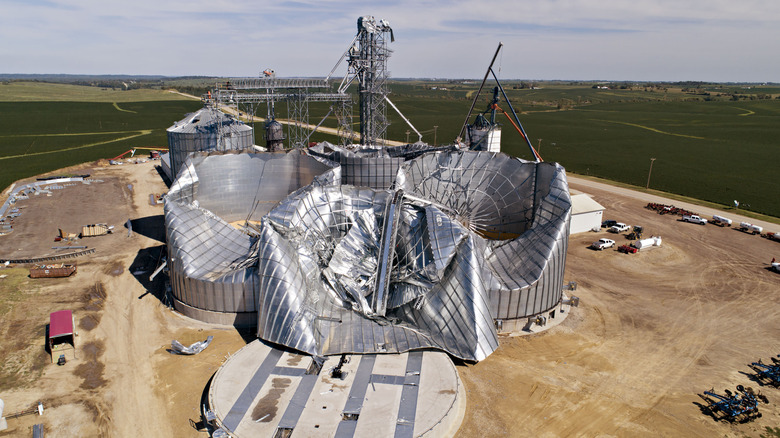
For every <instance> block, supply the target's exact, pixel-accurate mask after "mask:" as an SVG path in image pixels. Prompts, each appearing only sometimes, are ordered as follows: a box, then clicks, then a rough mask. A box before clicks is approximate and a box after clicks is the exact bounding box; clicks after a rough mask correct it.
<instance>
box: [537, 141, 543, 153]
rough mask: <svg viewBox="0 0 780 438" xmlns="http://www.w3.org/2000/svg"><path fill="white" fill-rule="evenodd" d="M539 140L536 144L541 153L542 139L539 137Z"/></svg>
mask: <svg viewBox="0 0 780 438" xmlns="http://www.w3.org/2000/svg"><path fill="white" fill-rule="evenodd" d="M538 140H539V143H538V144H537V145H536V152H538V153H540V154H541V153H542V139H541V138H539V139H538Z"/></svg>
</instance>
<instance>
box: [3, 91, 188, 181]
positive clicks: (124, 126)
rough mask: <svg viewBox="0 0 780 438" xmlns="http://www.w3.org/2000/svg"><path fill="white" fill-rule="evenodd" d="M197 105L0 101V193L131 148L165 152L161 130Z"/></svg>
mask: <svg viewBox="0 0 780 438" xmlns="http://www.w3.org/2000/svg"><path fill="white" fill-rule="evenodd" d="M82 88H88V87H82ZM147 91H149V90H147ZM158 94H162V93H161V92H158ZM166 94H170V93H166ZM171 95H172V94H171ZM162 96H163V97H165V95H164V94H162ZM172 96H174V95H172ZM200 106H201V104H200V102H197V101H192V100H178V99H177V100H167V101H141V102H123V103H121V105H120V104H116V105H115V104H114V103H108V102H41V101H37V102H0V190H2V189H5V187H7V186H8V185H10V184H11V183H12V182H14V181H16V180H18V179H21V178H27V177H30V176H33V175H38V174H41V173H46V172H51V171H53V170H56V169H60V168H63V167H68V166H72V165H75V164H80V163H84V162H89V161H94V160H98V159H101V158H112V157H114V156H117V155H119V154H121V153H122V152H124V151H127V150H128V149H131V148H133V147H163V148H167V143H168V139H167V135H166V131H165V130H166V129H167V128H168V127H170V126H171V125H172V124H173V122H174V121H176V120H180V119H181V118H182V117H183V116H184V114H186V113H188V112H192V111H195V110H197V109H198V108H199V107H200Z"/></svg>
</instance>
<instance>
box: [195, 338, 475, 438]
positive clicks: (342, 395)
mask: <svg viewBox="0 0 780 438" xmlns="http://www.w3.org/2000/svg"><path fill="white" fill-rule="evenodd" d="M340 359H341V357H340V356H331V357H327V358H326V360H325V363H324V365H323V367H322V370H321V371H320V373H319V374H311V373H310V374H307V370H309V367H310V365H311V364H312V359H311V357H310V356H305V355H301V354H297V353H294V352H282V351H280V350H278V349H275V348H274V347H272V346H270V345H267V344H265V343H263V342H262V341H260V340H256V341H254V342H251V343H250V344H248V345H246V346H245V347H244V348H242V349H241V350H239V351H238V352H236V354H234V355H233V356H231V357H230V358H229V359H228V360H227V361H226V362H225V363H224V364H223V365H222V367H220V369H219V370H218V371H217V373H216V374H215V375H214V379H213V381H212V383H211V386H210V388H209V408H210V409H211V410H212V411H213V412H214V414H215V417H216V420H215V422H214V423H215V426H217V427H219V428H222V429H223V430H224V431H225V432H227V433H228V435H229V436H233V437H254V436H274V435H275V434H276V433H277V431H278V430H280V429H281V430H285V431H286V432H287V433H289V435H285V436H290V437H308V436H312V437H314V436H335V437H352V436H372V437H376V438H379V437H383V436H388V437H391V436H392V437H395V436H398V437H404V436H408V437H412V436H422V435H425V436H434V437H436V436H451V435H452V434H454V433H455V431H456V430H457V429H458V427H459V426H460V423H461V421H462V420H463V413H464V411H465V404H466V398H465V391H464V390H463V385H462V384H461V382H460V378H459V377H458V373H457V371H456V369H455V366H454V364H453V363H452V361H451V360H450V358H449V356H447V355H446V354H445V353H442V352H437V351H424V352H423V351H414V352H410V353H403V354H383V355H346V356H345V362H344V364H343V365H342V368H341V370H342V376H341V377H336V376H333V375H332V371H333V369H334V368H336V367H337V366H338V364H339V361H340Z"/></svg>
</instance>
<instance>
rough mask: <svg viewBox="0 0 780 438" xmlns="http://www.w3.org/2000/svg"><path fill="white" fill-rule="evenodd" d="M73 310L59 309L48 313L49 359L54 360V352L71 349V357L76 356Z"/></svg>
mask: <svg viewBox="0 0 780 438" xmlns="http://www.w3.org/2000/svg"><path fill="white" fill-rule="evenodd" d="M74 325H75V323H74V319H73V312H71V311H70V310H59V311H57V312H52V313H50V314H49V339H48V342H49V351H50V352H51V360H52V362H54V356H55V353H62V352H63V351H64V350H71V349H72V350H73V357H74V358H75V357H76V336H75V335H76V332H75V330H74Z"/></svg>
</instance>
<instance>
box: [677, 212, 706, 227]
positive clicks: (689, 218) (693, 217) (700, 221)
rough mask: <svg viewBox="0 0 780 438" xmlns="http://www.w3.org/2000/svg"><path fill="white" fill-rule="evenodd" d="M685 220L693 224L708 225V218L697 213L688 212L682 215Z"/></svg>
mask: <svg viewBox="0 0 780 438" xmlns="http://www.w3.org/2000/svg"><path fill="white" fill-rule="evenodd" d="M682 220H683V222H690V223H693V224H701V225H707V219H704V218H702V217H699V216H697V215H695V214H686V215H684V216H683V217H682Z"/></svg>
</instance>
